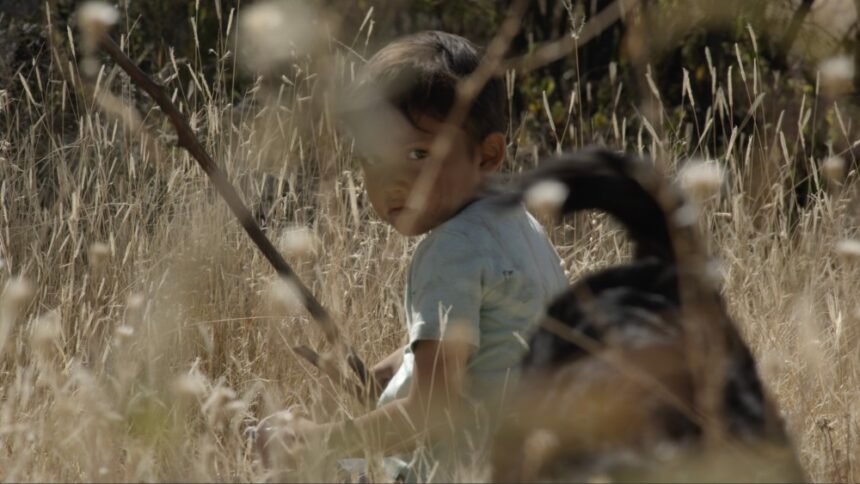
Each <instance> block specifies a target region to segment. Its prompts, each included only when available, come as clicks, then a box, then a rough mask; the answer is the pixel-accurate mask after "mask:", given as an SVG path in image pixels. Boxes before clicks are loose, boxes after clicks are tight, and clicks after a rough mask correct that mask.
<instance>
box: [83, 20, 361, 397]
mask: <svg viewBox="0 0 860 484" xmlns="http://www.w3.org/2000/svg"><path fill="white" fill-rule="evenodd" d="M98 45H99V47H100V48H101V49H102V50H103V51H104V52H105V53H107V54H108V55H109V56H110V57H111V59H113V60H114V62H116V63H117V64H118V65H119V66H120V67H121V68H122V69H123V70H124V71H125V72H126V73H128V75H129V77H130V78H131V80H132V82H134V83H135V84H137V85H138V86H139V87H140V88H141V89H143V90H144V91H146V93H147V94H149V96H150V97H151V98H152V99H153V101H155V103H156V104H158V106H159V107H160V108H161V110H162V112H164V114H165V115H167V117H168V119H169V120H170V123H171V124H172V125H173V127H174V129H176V134H177V137H178V139H177V144H178V145H179V146H180V147H181V148H184V149H185V150H186V151H188V153H189V154H191V156H192V158H194V159H195V160H196V161H197V163H198V164H199V165H200V167H201V168H203V171H205V172H206V175H207V176H208V177H209V179H210V180H211V181H212V184H213V185H215V189H216V191H217V192H218V194H219V195H221V197H222V198H223V199H224V201H226V202H227V205H228V206H229V207H230V210H231V211H232V212H233V215H235V216H236V218H238V219H239V223H241V224H242V228H244V229H245V232H247V234H248V236H249V237H251V240H252V241H253V242H254V244H255V245H256V246H257V248H258V249H260V252H262V253H263V256H264V257H265V258H266V260H268V261H269V263H270V264H271V265H272V267H274V268H275V271H277V273H278V275H280V276H281V277H282V278H284V279H285V280H287V281H289V282H291V283H292V284H294V285H295V287H296V289H297V290H298V291H299V293H300V294H301V300H302V304H303V305H304V307H305V309H307V311H308V313H310V315H311V317H313V319H314V320H315V321H316V322H317V323H318V324H319V325H320V328H321V329H322V331H323V334H324V335H325V338H326V341H328V343H329V344H331V345H333V346H334V347H335V348H336V349H339V350H345V353H346V358H347V363H348V364H349V366H350V368H352V370H353V371H354V372H355V373H356V375H357V376H358V379H359V381H360V383H359V385H358V386H357V387H355V388H353V387H352V386H350V385H348V384H347V385H346V386H347V388H348V389H350V390H351V393H356V394H358V396H359V397H360V398H361V397H362V396H366V395H367V393H366V392H365V389H366V388H368V384H373V382H372V381H371V377H370V375H369V374H368V373H367V368H366V367H365V365H364V362H362V360H361V358H359V356H358V355H357V354H356V352H355V350H354V349H353V348H352V346H350V345H348V344H347V343H346V342H344V341H343V338H342V335H341V333H340V330H339V328H338V326H337V324H336V323H335V322H334V320H333V319H332V318H331V316H330V315H329V313H328V311H326V310H325V308H323V306H322V305H321V304H320V303H319V301H317V299H316V298H315V297H314V295H313V293H312V292H311V291H310V289H308V288H307V286H305V285H304V284H303V283H302V282H301V281H300V280H299V278H298V276H297V275H296V273H295V272H294V271H293V269H292V268H291V267H290V265H289V264H287V262H286V261H285V260H284V258H283V257H281V254H280V253H279V252H278V251H277V249H275V247H274V246H273V245H272V243H271V242H270V241H269V239H268V238H267V237H266V235H265V234H264V233H263V231H262V229H260V226H259V225H258V224H257V222H256V221H255V220H254V217H253V216H252V215H251V212H250V211H249V210H248V208H247V207H246V206H245V204H244V203H243V202H242V199H241V198H240V197H239V194H238V193H237V192H236V189H235V188H233V185H232V184H230V181H229V180H228V179H227V176H226V175H225V174H224V172H223V171H221V169H220V168H218V165H216V164H215V162H214V161H213V160H212V158H211V157H210V156H209V154H208V153H207V152H206V149H205V148H204V147H203V145H202V144H201V143H200V141H199V140H198V139H197V136H195V134H194V131H192V129H191V126H189V125H188V122H187V121H186V120H185V117H184V116H183V115H182V113H180V112H179V109H177V108H176V106H175V105H174V104H173V103H172V102H171V101H170V98H169V97H168V96H167V94H166V93H165V91H164V88H163V87H162V86H160V85H159V84H157V83H156V82H155V81H153V80H152V79H150V78H149V76H147V75H146V74H145V73H144V72H143V71H142V70H140V68H139V67H137V65H135V63H134V62H133V61H132V60H131V59H129V58H128V56H126V55H125V53H123V52H122V50H121V49H120V47H119V46H118V45H117V44H116V43H115V42H114V41H113V39H111V38H110V36H109V35H107V34H106V33H105V34H103V35H101V36H100V38H99V42H98ZM294 350H295V351H294V352H295V353H296V354H298V355H300V356H302V357H303V358H305V359H306V360H308V362H310V363H311V364H312V365H314V366H316V367H317V368H319V369H320V370H322V371H323V372H324V373H326V374H327V375H328V376H329V377H331V378H333V379H334V380H335V381H340V382H341V383H344V384H345V383H346V380H345V378H344V377H343V375H340V371H339V370H338V369H336V368H333V367H332V366H330V365H321V364H320V362H321V361H322V359H321V358H320V356H319V355H318V354H317V353H316V352H314V351H313V350H311V349H310V348H308V347H306V346H301V347H298V348H294Z"/></svg>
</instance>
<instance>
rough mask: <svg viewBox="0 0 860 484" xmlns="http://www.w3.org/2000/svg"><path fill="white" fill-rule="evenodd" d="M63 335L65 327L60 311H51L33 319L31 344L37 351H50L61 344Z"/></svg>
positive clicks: (45, 352) (44, 352)
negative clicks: (61, 320)
mask: <svg viewBox="0 0 860 484" xmlns="http://www.w3.org/2000/svg"><path fill="white" fill-rule="evenodd" d="M62 337H63V328H62V325H61V324H60V313H59V312H58V311H56V310H54V311H49V312H47V313H45V314H43V315H41V316H39V317H38V318H36V320H35V321H33V329H32V331H31V333H30V345H31V346H32V348H33V349H34V350H35V351H37V352H39V353H42V354H48V353H50V352H51V351H52V350H53V349H54V348H56V347H57V345H59V344H60V342H61V340H62Z"/></svg>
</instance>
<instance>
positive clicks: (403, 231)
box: [389, 213, 435, 237]
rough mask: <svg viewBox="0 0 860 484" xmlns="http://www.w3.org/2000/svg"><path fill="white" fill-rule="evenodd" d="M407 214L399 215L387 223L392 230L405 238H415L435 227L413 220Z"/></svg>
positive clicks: (423, 221)
mask: <svg viewBox="0 0 860 484" xmlns="http://www.w3.org/2000/svg"><path fill="white" fill-rule="evenodd" d="M409 215H410V214H408V213H400V214H399V215H398V216H397V217H395V218H394V220H391V221H389V223H390V224H391V226H392V227H394V230H396V231H397V233H399V234H400V235H403V236H406V237H415V236H417V235H423V234H426V233H427V232H429V231H431V230H432V229H433V227H435V225H433V224H430V223H427V221H426V220H421V219H414V218H412V217H410V216H409Z"/></svg>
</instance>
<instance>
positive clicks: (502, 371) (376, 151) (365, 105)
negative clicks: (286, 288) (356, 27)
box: [261, 31, 567, 480]
mask: <svg viewBox="0 0 860 484" xmlns="http://www.w3.org/2000/svg"><path fill="white" fill-rule="evenodd" d="M479 61H480V54H479V52H478V50H477V49H476V48H475V47H474V46H473V45H472V44H471V43H470V42H469V41H467V40H466V39H464V38H462V37H459V36H456V35H452V34H447V33H444V32H435V31H430V32H422V33H418V34H415V35H411V36H408V37H405V38H401V39H399V40H396V41H394V42H393V43H391V44H389V45H387V46H386V47H384V48H383V49H382V50H380V51H379V52H378V53H377V54H376V55H375V56H373V58H371V59H370V60H369V61H368V63H367V64H366V65H365V66H364V68H363V71H362V75H361V77H360V79H359V81H358V84H357V87H356V88H355V90H354V92H353V96H352V99H353V101H354V104H356V105H358V106H359V107H358V108H355V109H352V110H351V112H349V113H348V120H347V124H348V126H349V127H350V130H351V131H352V132H353V134H354V136H355V138H356V142H357V146H358V149H359V152H360V153H361V155H362V169H363V172H364V180H365V185H366V188H367V194H368V197H369V199H370V202H371V204H372V205H373V208H374V210H375V211H376V213H377V214H378V215H379V217H381V218H382V219H383V220H384V221H386V222H387V223H389V224H391V225H392V226H393V227H394V228H395V229H396V230H397V231H398V232H399V233H401V234H403V235H405V236H419V235H424V234H426V237H425V238H424V239H423V240H422V241H421V242H420V243H419V245H418V247H417V249H416V251H415V255H414V256H413V259H412V261H411V264H410V267H409V272H408V277H407V280H406V292H405V299H404V304H405V309H406V329H407V331H408V337H409V341H408V344H406V346H405V347H403V348H401V349H398V350H397V351H395V352H394V353H392V354H391V355H389V356H388V357H386V358H384V359H383V360H382V361H381V362H379V363H378V364H377V365H376V366H375V367H374V368H373V373H374V375H375V376H376V378H377V380H378V381H379V382H380V384H381V385H382V386H383V388H384V390H383V391H382V394H381V396H380V398H379V401H378V406H377V408H376V409H374V410H372V411H370V412H369V413H367V414H365V415H363V416H360V417H357V418H355V419H354V420H352V421H350V422H338V423H330V424H314V423H311V422H309V421H307V420H303V419H298V418H292V419H291V420H290V422H292V423H290V424H287V425H285V426H286V427H289V428H288V429H286V430H285V429H283V428H281V429H278V432H280V436H281V437H280V438H281V439H282V441H283V439H288V440H292V441H298V440H301V439H299V438H300V437H301V438H310V437H311V436H320V435H326V437H327V438H328V439H329V440H328V444H329V446H331V447H341V448H342V449H344V450H346V449H349V450H353V451H354V450H355V449H356V447H361V446H363V445H365V444H364V443H365V442H367V441H368V440H367V438H366V436H367V435H372V436H373V437H374V441H375V442H376V443H377V444H378V445H381V446H382V450H383V451H386V452H387V453H389V454H390V453H399V454H402V453H403V452H405V451H408V450H410V449H411V448H415V447H416V445H417V444H416V442H417V441H418V440H419V439H421V438H425V437H426V438H427V439H429V442H430V448H431V449H433V450H432V452H431V454H432V455H433V458H434V460H436V461H437V465H436V469H435V470H432V468H433V465H432V463H431V465H430V466H428V467H420V466H419V467H420V469H419V470H418V474H419V475H418V476H417V478H418V479H421V480H426V479H428V478H433V479H445V478H451V476H452V475H451V474H450V471H451V470H452V469H451V467H452V464H451V463H450V461H449V460H448V459H449V458H451V457H456V454H457V453H458V451H457V450H456V449H461V448H462V447H460V444H461V443H462V442H463V440H462V439H461V437H462V435H461V434H462V431H464V430H471V431H472V432H473V433H476V432H477V431H481V432H483V433H484V434H485V435H487V434H488V433H489V432H490V431H488V428H491V427H492V422H493V421H495V420H496V418H497V416H498V415H499V414H500V412H502V411H504V405H505V397H506V395H507V394H509V393H510V392H511V391H512V389H513V388H514V387H515V385H516V384H517V380H518V367H519V363H520V360H521V359H522V357H523V356H524V354H525V352H526V350H527V344H526V341H527V340H528V338H529V334H530V330H531V329H532V328H533V327H534V326H535V324H536V322H537V321H538V319H539V318H540V317H541V316H542V314H543V311H544V308H545V307H546V305H547V304H548V302H549V301H550V299H551V298H552V297H553V296H554V295H556V294H557V293H559V292H561V291H562V290H563V289H564V288H565V287H566V285H567V282H566V280H565V277H564V273H563V271H562V268H561V265H560V260H559V257H558V255H557V254H556V253H555V251H554V250H553V248H552V246H551V245H550V242H549V241H548V239H547V237H546V235H545V234H544V232H543V230H542V229H541V227H540V226H539V224H538V223H537V222H536V221H535V219H534V218H532V217H531V216H530V215H529V214H528V213H527V212H526V211H525V209H524V208H523V207H522V205H514V206H510V205H502V204H499V203H495V202H494V201H493V200H492V199H491V198H490V197H487V196H484V191H483V190H482V188H483V186H484V183H485V181H486V177H487V176H488V175H490V174H492V173H494V172H496V170H497V169H498V168H499V166H500V165H501V163H502V161H503V159H504V155H505V147H506V141H505V134H504V132H505V130H506V127H507V116H506V104H507V103H506V99H505V88H504V83H503V81H502V80H501V79H499V78H493V79H492V80H491V81H490V82H489V83H487V84H486V85H485V86H484V87H483V89H482V90H481V91H480V92H479V94H478V95H477V97H476V98H475V99H474V101H473V102H472V104H471V109H470V110H469V111H468V114H467V116H466V118H465V121H464V122H463V123H462V126H453V127H452V126H446V125H445V121H446V117H447V116H448V114H449V113H450V111H451V109H452V107H453V106H454V103H455V100H456V89H457V84H458V82H460V81H462V80H463V79H464V78H466V77H467V76H468V75H469V74H470V73H471V72H472V71H474V70H475V68H476V67H477V66H478V63H479ZM441 133H444V135H445V136H449V138H448V139H447V140H446V141H447V143H441V144H442V145H443V146H442V147H441V149H440V143H439V142H438V141H439V140H438V139H437V137H438V136H439V135H440V134H441ZM421 187H423V188H421ZM475 409H482V410H484V411H485V412H479V413H481V414H482V415H487V416H489V420H484V423H483V424H481V425H477V424H475V423H474V420H469V419H468V418H465V417H464V416H471V415H474V414H475ZM281 420H282V421H286V420H287V419H281ZM465 422H471V423H469V424H467V423H465ZM272 425H275V424H272ZM272 425H269V426H268V427H267V425H266V423H265V421H264V423H263V424H261V430H263V431H264V432H262V433H261V435H265V438H267V439H271V438H272V428H271V427H272ZM482 427H483V428H482ZM478 440H480V439H478ZM454 441H456V442H457V444H456V445H455V443H454ZM281 443H282V442H281ZM265 444H266V443H263V448H264V449H265V448H266V445H265ZM472 444H473V446H480V444H476V440H475V439H474V438H473V439H472ZM264 454H265V452H264ZM413 470H415V469H414V466H413ZM431 474H432V475H431Z"/></svg>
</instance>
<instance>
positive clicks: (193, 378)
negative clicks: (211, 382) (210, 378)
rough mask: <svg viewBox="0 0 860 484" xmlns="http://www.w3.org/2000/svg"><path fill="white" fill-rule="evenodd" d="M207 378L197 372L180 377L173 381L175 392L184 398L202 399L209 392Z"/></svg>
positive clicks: (172, 386)
mask: <svg viewBox="0 0 860 484" xmlns="http://www.w3.org/2000/svg"><path fill="white" fill-rule="evenodd" d="M207 386H208V385H207V381H206V377H204V376H203V375H201V374H200V373H199V372H197V371H192V372H190V373H185V374H183V375H179V376H178V377H176V378H175V379H174V380H173V384H172V385H171V388H172V390H173V392H174V393H175V394H176V395H177V396H179V397H183V398H194V399H196V398H202V397H203V396H204V395H206V390H207Z"/></svg>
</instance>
